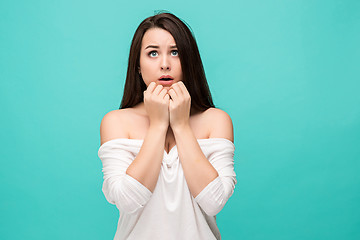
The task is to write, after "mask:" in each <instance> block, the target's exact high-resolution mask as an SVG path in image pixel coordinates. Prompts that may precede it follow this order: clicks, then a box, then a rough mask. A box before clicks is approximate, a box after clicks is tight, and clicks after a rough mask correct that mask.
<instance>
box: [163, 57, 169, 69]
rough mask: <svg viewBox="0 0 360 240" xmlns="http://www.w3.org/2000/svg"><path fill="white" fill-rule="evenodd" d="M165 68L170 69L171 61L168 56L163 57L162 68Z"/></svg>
mask: <svg viewBox="0 0 360 240" xmlns="http://www.w3.org/2000/svg"><path fill="white" fill-rule="evenodd" d="M164 69H167V70H170V61H169V59H168V57H167V56H164V57H163V58H162V59H161V70H164Z"/></svg>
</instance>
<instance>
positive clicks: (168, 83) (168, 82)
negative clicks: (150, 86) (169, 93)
mask: <svg viewBox="0 0 360 240" xmlns="http://www.w3.org/2000/svg"><path fill="white" fill-rule="evenodd" d="M173 82H174V80H167V81H161V80H159V83H160V84H161V85H171V84H173Z"/></svg>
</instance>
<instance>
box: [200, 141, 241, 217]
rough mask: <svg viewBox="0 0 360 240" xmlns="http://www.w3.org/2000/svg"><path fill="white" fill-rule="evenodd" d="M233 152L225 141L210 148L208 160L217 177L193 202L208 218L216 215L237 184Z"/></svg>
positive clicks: (232, 148)
mask: <svg viewBox="0 0 360 240" xmlns="http://www.w3.org/2000/svg"><path fill="white" fill-rule="evenodd" d="M205 151H206V149H205ZM234 151H235V146H234V144H233V143H232V142H231V141H226V140H224V141H223V144H221V145H219V144H217V145H214V144H213V145H212V147H211V154H209V157H208V160H209V162H210V163H211V164H212V165H213V167H214V168H215V169H216V171H217V172H218V174H219V176H218V177H217V178H215V179H214V180H213V181H212V182H210V183H209V184H208V185H207V186H206V187H205V188H204V189H203V190H202V191H201V192H200V193H199V194H198V195H197V196H196V198H195V201H196V202H197V203H198V204H199V205H200V207H201V208H202V210H203V211H204V212H205V213H206V214H207V215H209V216H215V215H216V214H218V213H219V212H220V211H221V210H222V209H223V207H224V206H225V203H226V202H227V201H228V199H229V198H230V197H231V195H232V194H233V192H234V188H235V184H236V183H237V181H236V174H235V171H234Z"/></svg>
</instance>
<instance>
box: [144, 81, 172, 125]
mask: <svg viewBox="0 0 360 240" xmlns="http://www.w3.org/2000/svg"><path fill="white" fill-rule="evenodd" d="M169 100H170V96H169V94H168V93H167V90H166V89H165V88H164V87H163V86H162V85H156V83H155V82H151V83H150V84H149V86H148V87H147V89H146V91H144V106H145V109H146V112H147V114H148V116H149V119H150V125H151V126H154V125H155V126H161V127H163V128H165V129H167V128H168V126H169V121H170V120H169V118H170V116H169Z"/></svg>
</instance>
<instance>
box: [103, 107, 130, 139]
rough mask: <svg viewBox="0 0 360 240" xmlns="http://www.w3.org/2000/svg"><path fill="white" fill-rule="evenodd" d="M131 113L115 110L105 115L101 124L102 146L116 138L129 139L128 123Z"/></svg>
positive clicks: (124, 110) (126, 110) (125, 110)
mask: <svg viewBox="0 0 360 240" xmlns="http://www.w3.org/2000/svg"><path fill="white" fill-rule="evenodd" d="M130 114H131V111H129V110H128V109H118V110H113V111H110V112H108V113H107V114H105V116H104V117H103V119H102V120H101V124H100V139H101V145H102V144H104V143H105V142H107V141H110V140H113V139H116V138H129V133H128V131H127V129H128V122H129V120H128V119H129V115H130Z"/></svg>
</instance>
